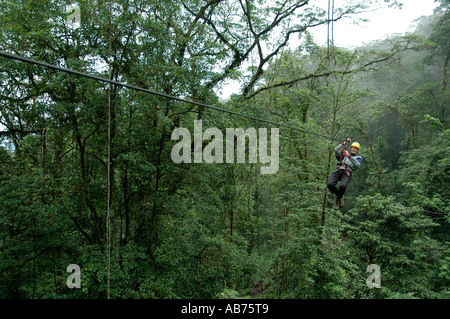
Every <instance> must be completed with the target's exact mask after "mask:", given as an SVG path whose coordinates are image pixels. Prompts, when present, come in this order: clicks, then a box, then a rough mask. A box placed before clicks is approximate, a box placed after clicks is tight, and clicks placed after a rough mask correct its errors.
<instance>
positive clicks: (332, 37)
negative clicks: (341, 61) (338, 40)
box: [331, 0, 336, 64]
mask: <svg viewBox="0 0 450 319" xmlns="http://www.w3.org/2000/svg"><path fill="white" fill-rule="evenodd" d="M331 45H332V46H333V59H334V63H335V64H336V55H335V52H334V0H332V5H331Z"/></svg>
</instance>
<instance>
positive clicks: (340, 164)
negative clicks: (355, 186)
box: [337, 146, 353, 176]
mask: <svg viewBox="0 0 450 319" xmlns="http://www.w3.org/2000/svg"><path fill="white" fill-rule="evenodd" d="M346 150H347V146H344V148H343V150H342V151H341V156H340V158H339V163H338V164H337V165H338V167H337V169H338V170H345V171H347V172H348V173H349V174H350V176H352V174H353V172H352V171H351V170H349V169H348V168H347V167H348V164H346V163H344V162H343V161H342V160H343V159H344V151H346ZM342 165H344V166H345V168H341V166H342Z"/></svg>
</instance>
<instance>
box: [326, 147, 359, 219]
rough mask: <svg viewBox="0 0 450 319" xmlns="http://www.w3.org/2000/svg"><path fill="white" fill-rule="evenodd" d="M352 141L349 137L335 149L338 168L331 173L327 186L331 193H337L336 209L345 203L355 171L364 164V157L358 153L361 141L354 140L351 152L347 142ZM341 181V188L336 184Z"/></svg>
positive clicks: (334, 206)
mask: <svg viewBox="0 0 450 319" xmlns="http://www.w3.org/2000/svg"><path fill="white" fill-rule="evenodd" d="M351 142H352V140H351V139H349V138H348V139H346V140H345V141H344V142H343V143H341V144H339V145H338V146H336V147H335V149H334V153H335V155H336V159H337V160H338V163H337V168H336V170H335V171H334V172H333V173H331V175H330V177H329V179H328V183H327V187H328V189H329V190H330V192H331V194H334V195H336V197H335V199H334V205H333V208H334V209H336V210H337V209H339V207H342V206H343V205H344V194H345V189H346V188H347V186H348V184H349V183H350V180H351V178H352V174H353V172H354V171H356V170H357V169H359V168H361V166H362V157H361V156H359V155H357V154H358V152H359V150H360V145H359V143H357V142H354V143H353V144H352V145H351V146H350V153H349V152H348V151H347V146H346V144H349V143H351ZM339 181H340V182H341V183H340V185H339V188H337V187H336V184H337V182H339Z"/></svg>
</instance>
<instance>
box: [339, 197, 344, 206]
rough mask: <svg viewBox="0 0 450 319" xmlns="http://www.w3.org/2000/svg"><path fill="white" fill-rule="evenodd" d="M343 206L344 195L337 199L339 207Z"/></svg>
mask: <svg viewBox="0 0 450 319" xmlns="http://www.w3.org/2000/svg"><path fill="white" fill-rule="evenodd" d="M342 206H344V195H342V197H341V198H339V207H342Z"/></svg>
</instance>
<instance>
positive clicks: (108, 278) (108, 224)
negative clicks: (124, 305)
mask: <svg viewBox="0 0 450 319" xmlns="http://www.w3.org/2000/svg"><path fill="white" fill-rule="evenodd" d="M111 11H112V10H111V1H109V59H108V74H109V79H111V78H112V69H111V59H112V48H111V33H112V26H111V24H112V21H111V20H112V12H111ZM111 89H112V84H111V83H110V84H109V88H108V190H107V194H108V195H107V203H106V296H107V298H108V299H109V298H110V287H111V220H110V219H111V214H110V204H111Z"/></svg>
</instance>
